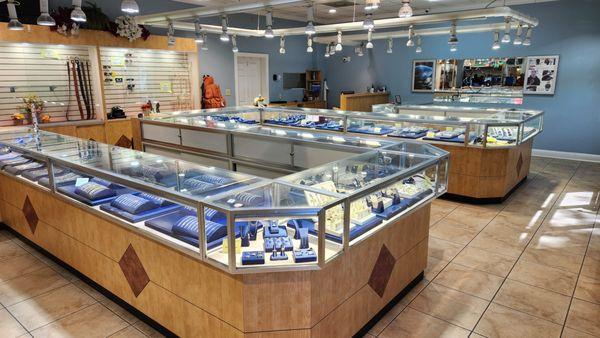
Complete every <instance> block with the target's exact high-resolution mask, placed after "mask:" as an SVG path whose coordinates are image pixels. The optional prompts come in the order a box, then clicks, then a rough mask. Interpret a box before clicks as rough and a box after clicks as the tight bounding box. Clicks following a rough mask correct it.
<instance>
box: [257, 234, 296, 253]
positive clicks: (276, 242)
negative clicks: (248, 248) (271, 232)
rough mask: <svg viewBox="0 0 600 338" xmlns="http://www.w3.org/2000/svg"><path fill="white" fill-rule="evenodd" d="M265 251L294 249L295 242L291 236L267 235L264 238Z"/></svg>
mask: <svg viewBox="0 0 600 338" xmlns="http://www.w3.org/2000/svg"><path fill="white" fill-rule="evenodd" d="M264 245H265V251H267V252H271V251H273V250H275V251H281V250H282V249H283V251H292V250H294V244H293V243H292V240H291V238H289V237H267V238H265V239H264Z"/></svg>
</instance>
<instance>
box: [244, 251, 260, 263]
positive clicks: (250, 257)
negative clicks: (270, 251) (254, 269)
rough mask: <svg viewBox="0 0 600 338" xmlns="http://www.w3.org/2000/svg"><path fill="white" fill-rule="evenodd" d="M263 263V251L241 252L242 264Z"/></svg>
mask: <svg viewBox="0 0 600 338" xmlns="http://www.w3.org/2000/svg"><path fill="white" fill-rule="evenodd" d="M259 264H265V253H264V252H263V251H244V252H242V265H259Z"/></svg>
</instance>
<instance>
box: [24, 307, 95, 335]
mask: <svg viewBox="0 0 600 338" xmlns="http://www.w3.org/2000/svg"><path fill="white" fill-rule="evenodd" d="M96 304H98V302H95V303H92V304H89V305H87V306H84V307H82V308H81V309H79V310H77V311H74V312H71V313H69V314H68V315H65V316H62V317H60V318H57V319H55V320H53V321H51V322H49V323H46V324H44V325H42V326H40V327H37V328H35V329H34V330H32V331H30V332H29V333H30V334H31V332H35V331H37V330H39V329H41V328H44V327H46V326H50V325H52V324H54V323H56V322H58V321H60V320H61V319H65V318H67V317H69V316H72V315H74V314H76V313H79V312H81V311H83V310H86V309H88V308H90V307H92V306H94V305H96Z"/></svg>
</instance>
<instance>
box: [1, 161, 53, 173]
mask: <svg viewBox="0 0 600 338" xmlns="http://www.w3.org/2000/svg"><path fill="white" fill-rule="evenodd" d="M30 164H31V166H30ZM26 165H27V166H28V168H25V169H24V168H22V166H21V165H18V166H6V167H5V168H4V170H5V171H6V172H8V173H11V174H13V175H21V174H23V173H24V172H26V171H33V170H37V169H41V168H44V167H45V166H46V164H44V163H40V162H35V164H33V163H31V162H30V163H26Z"/></svg>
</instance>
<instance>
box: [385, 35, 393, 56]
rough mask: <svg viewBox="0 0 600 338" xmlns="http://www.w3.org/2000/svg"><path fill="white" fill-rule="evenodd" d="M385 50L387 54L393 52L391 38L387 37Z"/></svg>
mask: <svg viewBox="0 0 600 338" xmlns="http://www.w3.org/2000/svg"><path fill="white" fill-rule="evenodd" d="M386 52H387V53H388V54H392V53H393V52H394V40H393V39H392V38H388V41H387V51H386Z"/></svg>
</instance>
